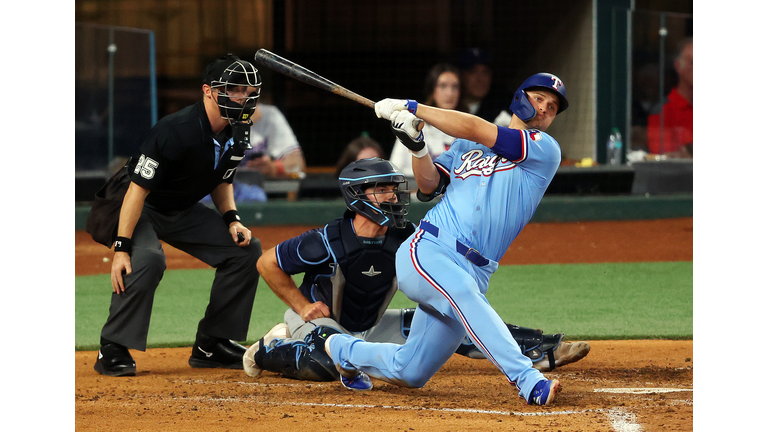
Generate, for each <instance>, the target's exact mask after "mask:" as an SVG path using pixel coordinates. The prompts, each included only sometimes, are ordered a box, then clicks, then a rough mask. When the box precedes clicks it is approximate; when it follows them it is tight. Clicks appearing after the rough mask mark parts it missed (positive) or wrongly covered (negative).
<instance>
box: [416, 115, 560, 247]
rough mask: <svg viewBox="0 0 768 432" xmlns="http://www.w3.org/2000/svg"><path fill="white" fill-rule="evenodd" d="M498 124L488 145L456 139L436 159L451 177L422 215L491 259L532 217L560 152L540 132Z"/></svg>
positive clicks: (552, 175) (510, 241)
mask: <svg viewBox="0 0 768 432" xmlns="http://www.w3.org/2000/svg"><path fill="white" fill-rule="evenodd" d="M498 128H499V135H498V138H497V141H496V144H495V145H494V147H493V148H492V149H490V148H488V147H486V146H484V145H481V144H478V143H474V142H472V141H468V140H465V139H458V140H456V141H455V142H454V143H453V145H452V146H451V148H450V149H449V150H447V151H446V152H444V153H442V154H441V155H440V156H438V157H437V158H436V159H435V161H434V162H435V165H436V166H437V168H438V169H439V170H440V171H442V172H443V173H444V174H445V175H448V176H449V178H450V180H451V182H450V184H449V185H448V187H447V188H446V190H445V195H444V196H443V198H442V200H441V201H440V202H439V203H437V204H436V205H435V206H434V207H433V208H432V209H430V210H429V211H428V212H427V214H426V215H425V217H424V219H425V220H427V221H429V222H431V223H432V224H434V225H436V226H438V227H439V228H440V229H441V230H447V231H449V232H450V233H451V235H452V236H453V237H455V238H456V239H457V240H459V241H461V242H462V243H464V244H465V245H466V246H468V247H471V248H474V249H476V250H478V251H479V252H480V253H481V254H482V255H483V256H485V257H486V258H489V259H491V260H494V261H499V260H500V259H501V257H502V256H503V255H504V253H505V252H506V251H507V249H508V248H509V246H510V245H511V244H512V241H513V240H514V239H515V238H516V237H517V235H518V234H519V233H520V231H521V230H522V229H523V227H524V226H525V224H526V223H528V221H530V220H531V217H533V214H534V212H535V211H536V207H537V206H538V205H539V203H540V202H541V198H542V197H543V196H544V191H545V190H546V189H547V186H549V183H550V182H551V181H552V178H553V177H554V176H555V173H556V172H557V168H558V166H559V165H560V157H561V153H560V145H559V144H558V143H557V141H555V139H554V138H552V137H551V136H549V135H548V134H546V133H544V132H541V131H538V130H533V129H531V130H517V129H509V128H507V127H503V126H499V127H498Z"/></svg>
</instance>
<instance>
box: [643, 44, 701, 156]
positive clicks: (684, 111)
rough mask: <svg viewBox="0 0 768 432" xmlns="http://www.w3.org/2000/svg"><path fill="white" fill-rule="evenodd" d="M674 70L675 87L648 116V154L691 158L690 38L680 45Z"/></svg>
mask: <svg viewBox="0 0 768 432" xmlns="http://www.w3.org/2000/svg"><path fill="white" fill-rule="evenodd" d="M674 67H675V72H677V76H678V83H677V86H676V87H675V88H673V89H672V91H671V92H670V93H669V94H668V95H667V101H666V103H664V105H663V106H662V108H661V113H657V114H652V115H650V116H648V150H649V151H650V153H653V154H664V155H667V156H669V157H677V158H692V157H693V38H684V39H682V40H681V41H680V43H679V45H678V51H677V56H676V57H675V60H674ZM661 131H663V135H662V134H661Z"/></svg>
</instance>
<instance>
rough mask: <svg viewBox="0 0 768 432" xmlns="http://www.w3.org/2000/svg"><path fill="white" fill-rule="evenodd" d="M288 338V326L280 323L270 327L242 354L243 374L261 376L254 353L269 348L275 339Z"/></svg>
mask: <svg viewBox="0 0 768 432" xmlns="http://www.w3.org/2000/svg"><path fill="white" fill-rule="evenodd" d="M289 337H290V335H289V333H288V325H287V324H285V323H280V324H278V325H276V326H274V327H272V329H271V330H270V331H268V332H267V334H265V335H264V337H263V338H261V339H260V340H259V341H258V342H256V343H255V344H253V345H251V346H250V347H248V350H246V351H245V354H243V370H244V371H245V374H246V375H248V376H249V377H253V378H255V377H257V376H259V375H261V369H260V368H259V366H258V365H257V364H256V353H258V351H259V350H260V349H261V347H262V346H269V344H270V342H272V341H273V340H275V339H288V338H289Z"/></svg>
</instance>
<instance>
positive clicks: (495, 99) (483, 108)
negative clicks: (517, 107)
mask: <svg viewBox="0 0 768 432" xmlns="http://www.w3.org/2000/svg"><path fill="white" fill-rule="evenodd" d="M457 64H458V66H459V69H460V70H461V75H460V78H461V99H462V104H464V105H465V106H466V107H467V112H469V113H471V114H474V115H476V116H478V117H480V118H483V119H485V120H487V121H489V122H493V123H495V124H497V125H501V126H508V125H509V121H510V120H512V115H511V114H510V113H509V111H508V108H509V103H510V102H511V101H512V97H511V96H510V97H508V98H504V94H505V93H504V92H499V91H493V92H491V87H492V86H493V70H492V69H491V56H490V55H489V54H488V52H487V51H484V50H482V49H480V48H470V49H468V50H466V51H464V52H463V53H462V54H461V55H460V56H459V60H458V63H457Z"/></svg>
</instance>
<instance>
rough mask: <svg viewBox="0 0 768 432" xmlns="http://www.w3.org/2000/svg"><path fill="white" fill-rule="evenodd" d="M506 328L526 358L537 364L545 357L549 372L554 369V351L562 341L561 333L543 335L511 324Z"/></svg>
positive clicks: (537, 331) (534, 330) (536, 330)
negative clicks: (547, 361)
mask: <svg viewBox="0 0 768 432" xmlns="http://www.w3.org/2000/svg"><path fill="white" fill-rule="evenodd" d="M507 328H509V332H510V333H511V334H512V337H513V338H515V341H516V342H517V344H518V345H520V351H522V352H523V354H525V355H526V357H528V358H529V359H531V361H532V362H534V363H537V362H539V361H542V360H545V355H546V359H548V360H549V370H552V369H554V368H555V349H557V347H558V346H560V343H561V342H562V340H563V334H562V333H558V334H550V335H545V334H543V332H542V331H541V330H538V329H532V328H527V327H520V326H516V325H512V324H507Z"/></svg>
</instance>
